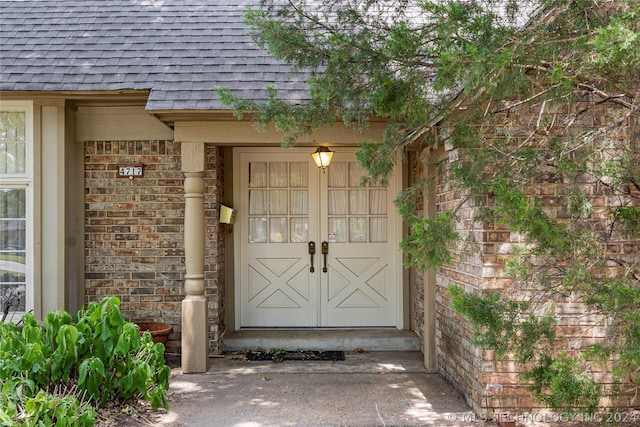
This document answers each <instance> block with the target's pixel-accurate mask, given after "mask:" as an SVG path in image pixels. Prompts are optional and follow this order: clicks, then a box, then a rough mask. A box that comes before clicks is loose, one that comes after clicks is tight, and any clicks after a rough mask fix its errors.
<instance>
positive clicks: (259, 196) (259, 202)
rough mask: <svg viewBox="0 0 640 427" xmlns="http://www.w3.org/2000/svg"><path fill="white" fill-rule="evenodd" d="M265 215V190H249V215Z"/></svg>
mask: <svg viewBox="0 0 640 427" xmlns="http://www.w3.org/2000/svg"><path fill="white" fill-rule="evenodd" d="M266 214H267V192H266V191H265V190H249V215H266Z"/></svg>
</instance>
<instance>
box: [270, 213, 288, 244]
mask: <svg viewBox="0 0 640 427" xmlns="http://www.w3.org/2000/svg"><path fill="white" fill-rule="evenodd" d="M269 224H270V225H269V242H270V243H286V242H288V241H289V233H288V230H287V228H288V227H287V218H277V217H276V218H274V217H272V218H271V219H270V220H269Z"/></svg>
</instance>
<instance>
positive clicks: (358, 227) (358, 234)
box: [349, 218, 367, 242]
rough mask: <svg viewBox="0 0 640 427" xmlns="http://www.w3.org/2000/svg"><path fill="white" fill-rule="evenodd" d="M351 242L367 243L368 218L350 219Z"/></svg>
mask: <svg viewBox="0 0 640 427" xmlns="http://www.w3.org/2000/svg"><path fill="white" fill-rule="evenodd" d="M349 241H350V242H366V241H367V219H366V218H349Z"/></svg>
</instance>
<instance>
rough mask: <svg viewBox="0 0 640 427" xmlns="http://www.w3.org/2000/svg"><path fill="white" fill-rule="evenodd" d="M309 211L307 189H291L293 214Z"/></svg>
mask: <svg viewBox="0 0 640 427" xmlns="http://www.w3.org/2000/svg"><path fill="white" fill-rule="evenodd" d="M308 211H309V206H308V201H307V190H291V214H292V215H307V214H308Z"/></svg>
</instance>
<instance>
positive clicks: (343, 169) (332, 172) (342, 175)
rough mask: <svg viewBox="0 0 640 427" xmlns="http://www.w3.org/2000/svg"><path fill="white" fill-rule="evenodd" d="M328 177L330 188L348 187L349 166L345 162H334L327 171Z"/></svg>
mask: <svg viewBox="0 0 640 427" xmlns="http://www.w3.org/2000/svg"><path fill="white" fill-rule="evenodd" d="M327 170H328V171H329V176H328V177H327V180H328V183H329V187H330V188H341V187H346V186H347V164H346V163H345V162H332V163H331V167H330V168H328V169H327Z"/></svg>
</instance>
